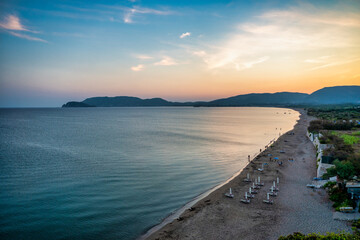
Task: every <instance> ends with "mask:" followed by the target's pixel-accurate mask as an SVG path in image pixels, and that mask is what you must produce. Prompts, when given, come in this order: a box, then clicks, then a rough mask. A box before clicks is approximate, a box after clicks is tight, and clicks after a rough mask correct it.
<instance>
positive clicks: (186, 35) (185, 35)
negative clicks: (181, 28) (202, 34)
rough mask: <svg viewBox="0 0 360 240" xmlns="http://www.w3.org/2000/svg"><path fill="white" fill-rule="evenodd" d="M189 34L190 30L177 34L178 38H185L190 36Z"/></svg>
mask: <svg viewBox="0 0 360 240" xmlns="http://www.w3.org/2000/svg"><path fill="white" fill-rule="evenodd" d="M190 36H191V33H190V32H186V33H183V34H181V35H180V36H179V38H185V37H190Z"/></svg>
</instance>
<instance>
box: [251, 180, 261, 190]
mask: <svg viewBox="0 0 360 240" xmlns="http://www.w3.org/2000/svg"><path fill="white" fill-rule="evenodd" d="M256 182H257V181H256V179H255V183H256ZM255 183H253V184H252V188H253V189H260V186H259V185H257V184H255Z"/></svg>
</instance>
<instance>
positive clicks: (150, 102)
mask: <svg viewBox="0 0 360 240" xmlns="http://www.w3.org/2000/svg"><path fill="white" fill-rule="evenodd" d="M325 104H360V86H335V87H325V88H322V89H320V90H317V91H315V92H313V93H311V94H306V93H298V92H277V93H251V94H244V95H238V96H233V97H229V98H223V99H217V100H213V101H209V102H205V101H197V102H170V101H167V100H165V99H162V98H151V99H141V98H137V97H128V96H119V97H91V98H87V99H85V100H84V101H82V102H75V101H70V102H68V103H66V104H64V105H63V106H62V107H64V108H67V107H164V106H192V107H241V106H259V107H261V106H301V105H325Z"/></svg>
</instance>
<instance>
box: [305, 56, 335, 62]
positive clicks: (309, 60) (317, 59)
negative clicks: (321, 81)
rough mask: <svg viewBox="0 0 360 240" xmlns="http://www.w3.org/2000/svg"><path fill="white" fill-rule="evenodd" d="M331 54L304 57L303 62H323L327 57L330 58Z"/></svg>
mask: <svg viewBox="0 0 360 240" xmlns="http://www.w3.org/2000/svg"><path fill="white" fill-rule="evenodd" d="M331 57H332V56H321V57H318V58H312V59H306V60H304V62H306V63H324V62H326V61H327V59H329V58H331Z"/></svg>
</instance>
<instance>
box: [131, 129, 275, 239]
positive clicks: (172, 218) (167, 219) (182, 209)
mask: <svg viewBox="0 0 360 240" xmlns="http://www.w3.org/2000/svg"><path fill="white" fill-rule="evenodd" d="M279 137H280V136H279ZM279 137H277V138H274V139H273V140H271V141H270V142H269V144H268V145H267V146H270V145H271V144H272V143H274V142H276V141H277V139H279ZM264 151H265V150H263V151H261V152H258V153H256V154H254V155H253V157H252V158H251V161H250V162H249V163H248V164H247V165H246V166H245V167H243V168H242V169H240V170H239V171H237V172H235V173H234V174H233V175H232V176H231V177H230V178H228V179H227V180H225V181H224V182H222V183H220V184H218V185H216V186H214V187H212V188H210V189H208V190H206V191H205V192H203V193H201V194H199V195H198V196H196V197H194V198H193V199H192V200H191V201H189V202H187V203H186V204H185V205H183V206H182V207H180V208H179V209H177V210H176V211H175V212H173V213H170V214H169V216H167V217H165V218H164V219H163V220H162V221H161V223H159V224H156V225H155V226H153V227H151V228H150V229H148V230H147V231H146V232H145V233H144V234H142V235H141V236H140V237H138V238H137V240H145V239H148V237H150V236H151V235H152V234H154V233H156V232H157V231H160V230H161V229H162V228H163V227H165V226H166V225H168V224H170V223H172V222H173V221H175V220H177V219H178V218H179V217H181V215H182V214H183V213H184V212H185V211H186V210H188V209H190V208H192V207H194V206H195V205H196V204H197V203H198V202H199V201H201V200H203V199H204V198H206V197H207V196H209V195H210V194H211V193H213V192H214V191H216V190H218V189H219V188H221V187H223V186H224V185H226V184H228V183H229V182H231V181H232V180H233V179H235V178H236V177H238V176H239V175H240V174H241V173H242V171H243V170H244V169H245V168H247V167H248V165H250V163H251V162H252V161H253V160H254V159H255V158H256V157H257V156H259V155H260V154H261V153H262V152H264Z"/></svg>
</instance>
